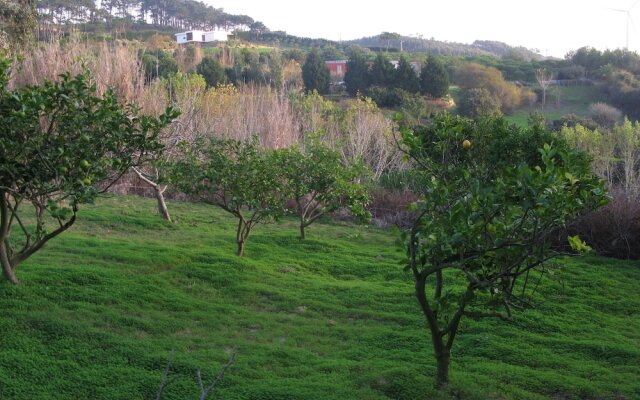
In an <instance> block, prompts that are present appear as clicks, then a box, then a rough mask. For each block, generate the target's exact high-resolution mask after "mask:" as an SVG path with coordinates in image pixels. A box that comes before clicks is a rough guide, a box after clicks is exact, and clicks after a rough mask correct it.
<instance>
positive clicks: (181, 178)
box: [171, 137, 285, 256]
mask: <svg viewBox="0 0 640 400" xmlns="http://www.w3.org/2000/svg"><path fill="white" fill-rule="evenodd" d="M184 153H185V155H184V158H182V159H181V160H179V161H177V162H175V163H174V165H173V166H172V173H171V175H172V177H171V181H172V183H173V184H174V185H175V186H176V187H177V188H179V189H180V190H182V191H183V192H184V193H186V194H188V195H192V196H198V197H199V198H200V199H202V200H203V201H204V202H206V203H208V204H212V205H215V206H218V207H220V208H222V209H223V210H225V211H226V212H228V213H230V214H232V215H233V216H235V217H236V218H237V219H238V229H237V231H236V243H237V245H238V251H237V254H238V256H242V254H243V252H244V247H245V245H246V243H247V241H248V239H249V235H250V233H251V230H252V229H253V228H254V226H255V225H256V224H259V223H267V222H271V221H273V220H275V219H277V218H278V217H279V216H280V215H282V214H283V212H284V201H285V200H284V197H283V196H282V193H283V188H282V186H281V185H282V183H281V181H280V180H279V179H278V176H277V174H276V168H275V157H274V156H273V154H272V153H271V152H269V151H266V150H264V149H262V148H261V147H260V145H259V143H258V139H257V137H253V138H252V139H248V140H245V141H240V140H232V139H223V140H221V139H215V138H211V139H210V140H209V142H208V143H202V142H201V141H199V142H196V143H195V144H194V145H192V146H190V147H186V146H185V148H184Z"/></svg>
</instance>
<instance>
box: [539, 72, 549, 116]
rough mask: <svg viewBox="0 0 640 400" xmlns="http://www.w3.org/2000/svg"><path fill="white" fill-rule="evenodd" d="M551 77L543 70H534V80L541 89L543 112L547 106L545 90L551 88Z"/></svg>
mask: <svg viewBox="0 0 640 400" xmlns="http://www.w3.org/2000/svg"><path fill="white" fill-rule="evenodd" d="M552 78H553V76H552V75H551V74H550V73H549V72H547V71H546V70H544V69H537V70H536V80H537V81H538V85H540V88H541V89H542V111H543V112H544V106H545V105H546V104H547V90H548V89H549V86H551V79H552Z"/></svg>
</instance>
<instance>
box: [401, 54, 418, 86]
mask: <svg viewBox="0 0 640 400" xmlns="http://www.w3.org/2000/svg"><path fill="white" fill-rule="evenodd" d="M395 87H397V88H400V89H402V90H406V91H407V92H409V93H418V92H419V91H420V81H419V80H418V76H417V75H416V71H414V70H413V67H412V66H411V64H410V63H409V61H407V59H406V58H405V57H404V56H400V60H399V61H398V68H397V69H396V73H395Z"/></svg>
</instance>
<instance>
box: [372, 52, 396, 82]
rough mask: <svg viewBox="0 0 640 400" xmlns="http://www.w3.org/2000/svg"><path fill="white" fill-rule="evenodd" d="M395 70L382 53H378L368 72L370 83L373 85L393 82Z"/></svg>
mask: <svg viewBox="0 0 640 400" xmlns="http://www.w3.org/2000/svg"><path fill="white" fill-rule="evenodd" d="M394 73H395V70H394V68H393V64H391V62H389V59H388V58H387V57H386V56H385V55H384V54H382V53H378V55H377V56H376V59H375V61H374V62H373V66H372V67H371V72H370V83H371V85H374V86H389V85H391V84H393V75H394Z"/></svg>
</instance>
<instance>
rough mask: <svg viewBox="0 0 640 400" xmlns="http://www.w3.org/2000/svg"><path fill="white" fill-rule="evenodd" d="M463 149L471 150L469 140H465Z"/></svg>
mask: <svg viewBox="0 0 640 400" xmlns="http://www.w3.org/2000/svg"><path fill="white" fill-rule="evenodd" d="M462 147H464V148H465V149H470V148H471V142H470V141H469V139H465V140H464V141H463V142H462Z"/></svg>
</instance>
